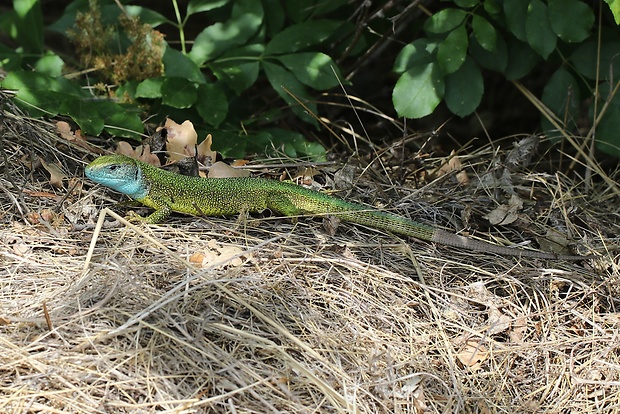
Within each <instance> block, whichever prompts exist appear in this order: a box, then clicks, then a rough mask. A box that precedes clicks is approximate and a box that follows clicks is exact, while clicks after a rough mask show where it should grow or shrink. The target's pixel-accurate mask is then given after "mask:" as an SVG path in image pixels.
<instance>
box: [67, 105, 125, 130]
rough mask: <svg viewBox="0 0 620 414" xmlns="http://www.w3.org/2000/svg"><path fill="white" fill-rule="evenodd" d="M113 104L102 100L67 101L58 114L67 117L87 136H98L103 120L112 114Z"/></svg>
mask: <svg viewBox="0 0 620 414" xmlns="http://www.w3.org/2000/svg"><path fill="white" fill-rule="evenodd" d="M113 107H114V104H113V103H112V102H110V101H104V100H91V101H87V100H83V99H68V100H66V101H65V102H63V103H62V105H61V106H60V109H59V112H60V113H61V114H64V115H69V116H70V117H71V118H72V119H73V120H74V121H75V122H76V123H77V124H78V126H79V127H80V129H81V130H82V131H83V132H85V133H86V134H89V135H99V134H101V132H102V131H103V126H104V124H105V122H104V119H105V117H106V116H107V115H110V114H112V113H114V108H113Z"/></svg>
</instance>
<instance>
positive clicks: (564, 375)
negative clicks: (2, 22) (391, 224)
mask: <svg viewBox="0 0 620 414" xmlns="http://www.w3.org/2000/svg"><path fill="white" fill-rule="evenodd" d="M2 142H3V144H2V148H1V150H2V154H1V157H0V166H1V168H2V175H1V176H0V188H1V189H2V191H1V192H0V202H1V206H2V210H1V211H2V216H1V217H0V222H1V224H0V260H1V261H2V266H1V267H0V275H1V276H0V292H1V294H2V300H1V302H0V304H1V305H0V324H1V326H0V411H2V412H10V413H26V412H45V413H64V412H70V413H112V412H113V413H118V412H127V413H151V412H174V413H190V412H226V413H267V412H272V413H278V412H299V413H311V412H312V413H316V412H321V413H392V412H394V413H423V412H428V413H446V412H476V413H582V412H595V411H596V412H618V410H619V409H618V407H619V406H620V387H618V385H619V384H620V369H619V368H620V357H619V352H618V349H619V346H620V339H619V338H618V328H619V326H620V314H619V313H618V312H617V311H616V305H617V304H618V301H617V299H616V298H617V297H618V289H617V287H616V285H617V284H618V277H619V261H618V249H617V244H618V243H617V242H618V239H617V236H616V235H617V234H618V233H620V231H619V230H620V220H619V219H618V208H617V205H618V201H619V197H618V193H617V192H616V193H614V190H613V188H609V187H607V186H606V184H605V180H600V184H595V185H594V186H591V187H589V188H588V187H587V186H586V185H584V183H583V182H580V181H579V180H576V179H571V178H568V177H564V176H561V175H559V174H557V175H552V174H548V173H541V172H532V171H529V170H528V171H519V172H515V173H513V175H512V176H511V180H512V182H513V183H514V186H515V189H517V190H518V191H517V193H518V194H519V197H520V198H521V199H525V200H526V207H524V208H522V209H520V210H519V211H518V212H517V213H516V214H517V216H518V219H517V220H516V221H514V222H513V223H512V224H510V225H506V226H502V227H498V228H499V229H501V231H499V232H498V231H497V228H493V226H489V228H487V229H485V228H482V227H480V225H479V223H482V222H483V219H482V218H481V217H482V216H483V215H484V214H485V212H486V213H488V212H489V211H491V210H493V209H494V208H495V207H497V206H496V205H493V202H492V197H490V196H491V195H492V194H491V193H492V191H491V192H490V193H485V191H487V190H488V187H486V188H487V189H483V190H480V188H482V187H480V186H478V187H477V184H476V183H484V182H485V180H484V179H482V178H484V177H485V172H486V170H487V169H488V168H490V166H492V165H495V163H496V160H497V157H499V156H500V154H499V153H498V152H497V151H493V150H492V149H490V148H489V149H487V150H486V151H485V150H481V151H479V152H478V153H477V154H475V155H474V156H472V157H471V158H469V159H463V162H464V165H465V170H466V171H467V173H468V174H469V176H470V180H471V182H470V183H469V185H464V184H463V182H462V181H459V180H451V179H436V180H434V181H428V182H427V183H426V184H425V185H424V186H422V187H421V188H416V187H415V186H414V185H413V184H411V185H402V186H396V184H392V187H390V188H387V187H385V186H384V183H381V182H368V181H367V178H366V177H362V175H361V174H359V175H356V178H360V177H361V178H362V179H361V180H360V184H359V185H357V184H356V186H355V187H354V188H351V191H350V192H346V193H341V195H342V196H344V197H351V198H352V199H357V200H360V201H365V202H371V203H373V204H375V205H376V206H379V207H383V208H386V209H387V208H389V209H395V210H396V211H397V212H398V213H400V214H409V215H411V216H412V217H414V218H416V219H418V220H424V221H427V222H429V223H432V224H436V225H441V226H444V227H446V228H450V229H453V230H454V229H456V230H463V231H466V232H469V233H471V234H472V235H473V236H475V237H480V238H483V239H485V240H487V241H489V242H492V243H502V242H508V241H512V242H522V241H524V240H530V241H533V242H534V244H536V243H540V242H539V241H538V240H537V239H536V238H535V237H534V234H539V235H540V234H542V235H544V234H545V233H546V230H547V229H548V228H554V229H557V231H558V232H559V233H561V234H563V235H565V236H567V237H568V239H569V240H570V245H571V246H575V247H577V250H578V253H580V254H593V255H595V258H590V259H586V260H583V261H577V262H566V261H559V260H557V261H552V260H534V259H524V258H509V257H499V256H495V255H487V254H484V253H483V254H480V253H472V252H466V251H459V250H457V249H453V248H448V247H442V246H439V245H434V244H432V243H426V242H420V241H416V240H413V239H409V240H407V239H403V238H400V237H395V236H393V235H389V234H385V233H383V232H380V231H376V230H373V229H368V228H363V227H359V226H353V225H349V224H340V225H339V226H337V228H336V231H335V234H334V235H330V234H328V233H329V232H326V231H325V229H324V226H323V223H322V222H321V220H317V219H312V218H302V219H300V220H299V221H297V222H292V221H291V220H288V219H283V218H280V217H273V216H272V217H268V216H241V217H239V218H234V217H233V218H219V217H215V218H192V217H186V216H181V215H177V216H174V217H173V218H172V219H171V220H169V221H168V222H166V223H163V224H160V225H151V226H146V225H135V226H133V225H130V224H128V223H124V222H123V221H114V219H113V218H112V217H110V216H108V218H107V219H106V220H107V221H106V225H104V226H103V228H102V229H101V231H100V232H99V233H98V235H95V233H96V226H95V221H96V220H97V217H98V213H99V212H100V211H101V210H103V209H104V208H105V207H110V208H113V209H114V210H116V211H118V212H120V213H121V214H122V213H123V212H125V210H126V207H117V206H116V201H117V200H119V199H120V198H121V197H120V196H119V195H117V194H114V193H112V192H108V191H105V190H104V189H102V188H101V187H97V186H94V185H93V184H92V183H89V182H87V181H86V180H85V179H84V178H83V166H84V165H85V162H87V161H90V160H92V159H93V157H94V154H92V153H88V151H86V150H84V149H83V148H80V147H79V146H78V145H76V144H75V143H71V142H66V141H64V140H63V138H60V137H59V136H58V135H57V134H56V130H55V127H54V125H53V124H51V123H47V122H42V121H34V120H31V119H28V118H25V117H23V116H21V115H20V114H19V112H18V111H14V112H12V111H10V110H8V111H5V114H4V119H3V125H2ZM500 152H501V151H500ZM41 156H45V157H47V158H45V159H44V161H45V162H46V164H47V165H48V166H49V165H50V164H58V165H60V166H61V168H63V169H64V171H65V172H66V174H65V177H64V178H63V179H62V180H61V184H60V186H59V187H54V186H52V185H51V184H50V182H49V174H48V173H47V172H46V171H48V170H49V169H48V170H45V169H43V168H37V169H32V170H30V169H29V168H30V167H32V165H33V164H32V162H33V160H34V159H35V158H36V157H41ZM432 162H433V161H432V160H429V161H427V164H428V163H431V164H432ZM436 165H437V166H441V165H442V162H441V161H440V160H437V161H436ZM357 171H358V173H359V172H360V171H363V168H362V169H359V170H357ZM608 178H609V179H611V180H612V181H613V179H614V177H608ZM617 178H618V177H615V179H616V182H617ZM378 188H380V189H382V190H383V191H378V192H377V191H372V190H374V189H378ZM369 193H371V194H374V196H368V194H369ZM394 194H398V197H394ZM485 194H486V195H488V197H486V196H485ZM527 195H529V196H530V198H529V199H528V198H526V196H527ZM379 202H381V203H383V204H378V203H379ZM469 217H471V220H470V219H469ZM463 223H465V227H466V228H464V229H462V228H459V226H463ZM487 230H488V231H487ZM491 235H493V236H491ZM494 237H495V238H494ZM93 240H94V245H93V246H94V250H93V254H92V256H89V248H90V247H91V242H93ZM614 249H615V250H614Z"/></svg>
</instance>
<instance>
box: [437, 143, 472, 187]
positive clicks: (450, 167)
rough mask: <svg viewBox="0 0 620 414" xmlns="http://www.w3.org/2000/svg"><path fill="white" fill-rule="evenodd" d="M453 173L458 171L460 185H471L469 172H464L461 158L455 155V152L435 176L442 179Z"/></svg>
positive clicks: (457, 177) (457, 178)
mask: <svg viewBox="0 0 620 414" xmlns="http://www.w3.org/2000/svg"><path fill="white" fill-rule="evenodd" d="M452 171H458V172H457V173H456V180H457V181H458V183H459V184H463V185H468V184H469V176H468V175H467V172H465V170H463V164H462V163H461V158H460V157H459V156H458V155H454V151H452V153H450V156H449V157H448V158H447V160H445V161H444V163H443V164H441V167H439V169H438V170H437V172H436V173H435V174H436V175H437V177H441V176H443V175H446V174H448V173H451V172H452Z"/></svg>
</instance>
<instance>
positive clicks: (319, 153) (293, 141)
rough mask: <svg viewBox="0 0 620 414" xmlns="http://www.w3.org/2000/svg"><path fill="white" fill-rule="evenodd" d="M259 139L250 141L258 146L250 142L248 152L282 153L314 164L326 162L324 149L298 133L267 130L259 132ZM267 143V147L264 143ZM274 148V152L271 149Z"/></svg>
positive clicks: (274, 129)
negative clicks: (307, 159) (308, 160)
mask: <svg viewBox="0 0 620 414" xmlns="http://www.w3.org/2000/svg"><path fill="white" fill-rule="evenodd" d="M264 134H267V135H264ZM257 135H259V136H260V138H258V139H256V140H252V141H258V143H259V144H258V145H253V144H254V143H253V142H252V141H250V143H249V145H248V149H249V150H253V151H256V152H264V153H267V154H271V153H273V155H274V156H275V155H277V153H278V151H284V152H285V153H286V154H287V155H288V156H289V157H291V158H295V159H298V158H309V159H310V160H311V161H314V162H322V161H325V160H326V153H325V148H323V146H322V145H321V144H319V143H316V142H310V141H308V139H306V137H304V136H303V135H302V134H300V133H298V132H293V131H287V130H284V129H280V128H267V129H263V130H261V132H260V133H259V134H257ZM266 141H268V145H266V144H265V142H266ZM274 147H275V151H273V150H271V151H270V149H271V148H274Z"/></svg>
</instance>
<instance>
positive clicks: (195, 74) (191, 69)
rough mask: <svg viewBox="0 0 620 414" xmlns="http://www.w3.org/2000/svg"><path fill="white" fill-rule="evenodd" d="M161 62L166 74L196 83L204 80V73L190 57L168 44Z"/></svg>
mask: <svg viewBox="0 0 620 414" xmlns="http://www.w3.org/2000/svg"><path fill="white" fill-rule="evenodd" d="M162 62H163V64H164V71H165V73H166V76H178V77H181V78H185V79H187V80H191V81H192V82H196V83H205V82H206V80H205V75H204V74H203V73H202V72H201V71H200V68H199V67H198V66H197V65H196V64H195V63H194V62H193V61H192V60H191V59H190V58H188V57H187V56H185V55H184V54H183V53H181V52H180V51H178V50H176V49H174V48H172V47H170V46H168V45H166V51H165V52H164V56H163V58H162Z"/></svg>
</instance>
